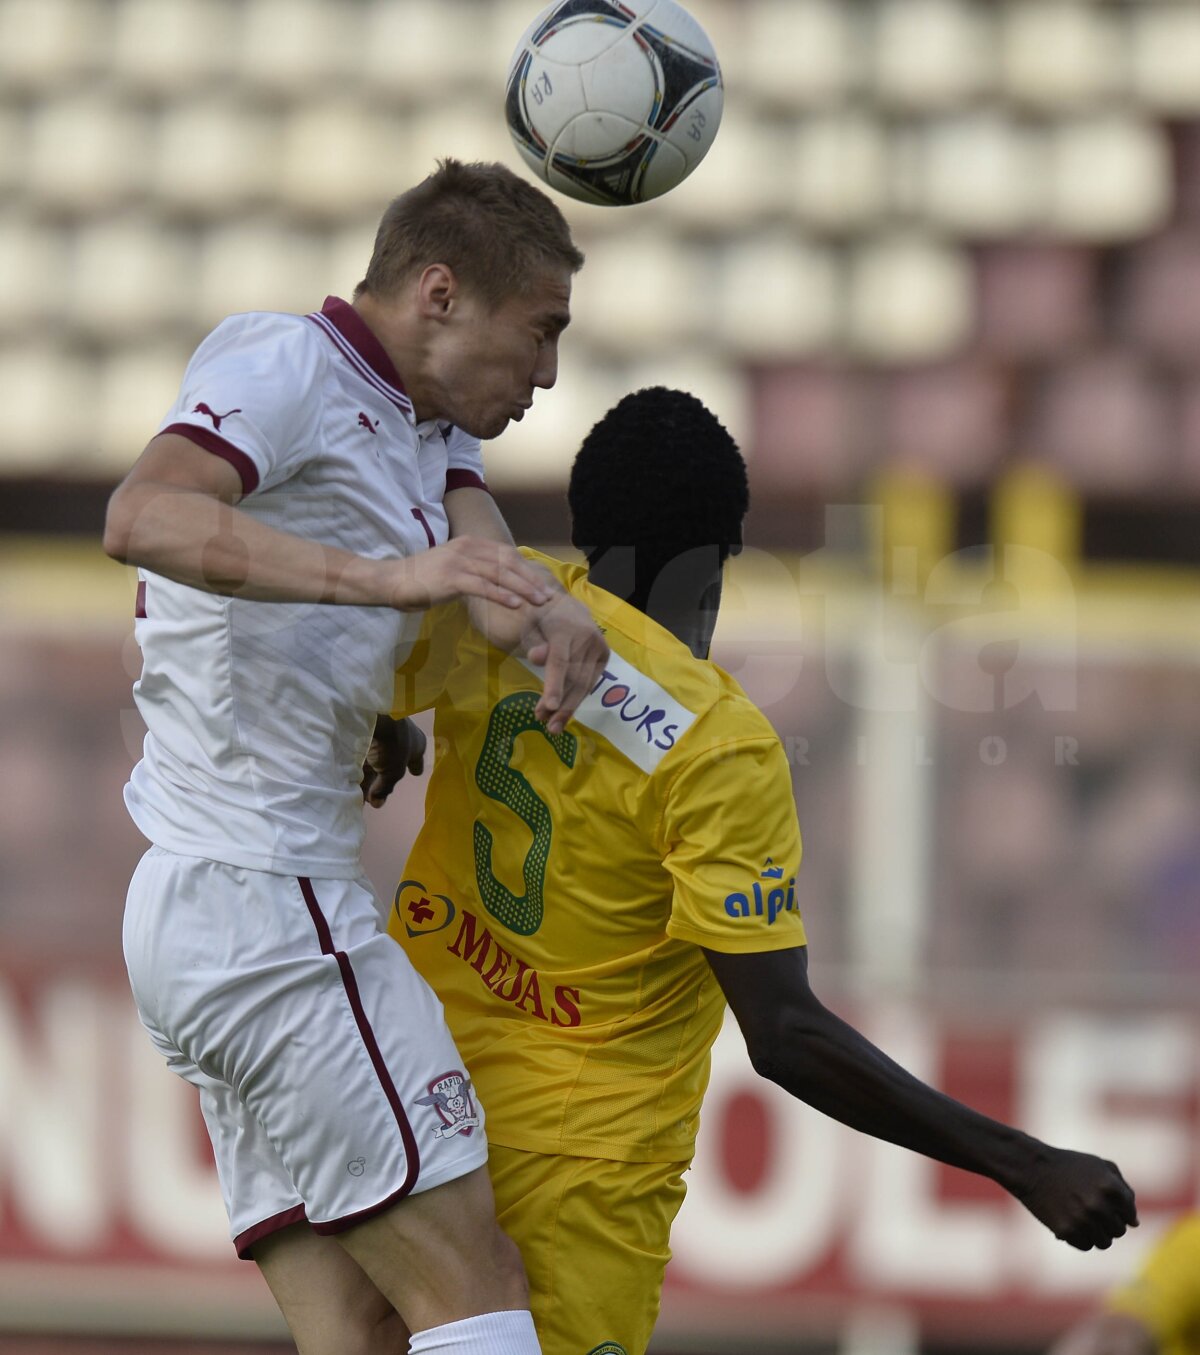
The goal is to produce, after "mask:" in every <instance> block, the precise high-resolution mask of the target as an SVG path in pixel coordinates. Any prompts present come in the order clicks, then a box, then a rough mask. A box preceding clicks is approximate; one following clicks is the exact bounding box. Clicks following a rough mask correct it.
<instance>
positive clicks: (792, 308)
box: [714, 228, 841, 361]
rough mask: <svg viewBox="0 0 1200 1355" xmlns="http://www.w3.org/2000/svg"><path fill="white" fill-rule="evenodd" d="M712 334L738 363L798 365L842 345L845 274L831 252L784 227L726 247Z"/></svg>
mask: <svg viewBox="0 0 1200 1355" xmlns="http://www.w3.org/2000/svg"><path fill="white" fill-rule="evenodd" d="M720 260H721V262H720V269H719V272H718V275H717V278H716V281H715V284H714V291H715V302H716V327H715V333H716V334H717V335H718V336H719V339H720V342H721V345H722V347H723V348H724V349H725V351H727V352H728V353H729V355H730V357H732V358H734V359H735V360H743V361H755V360H764V359H788V358H797V357H801V356H804V355H806V354H810V353H820V352H824V351H826V350H827V349H828V348H829V347H830V346H831V345H832V344H833V343H834V342H835V341H836V339H837V335H838V325H839V318H840V305H839V303H840V297H841V270H840V266H839V261H838V259H837V258H836V256H835V255H834V253H833V251H831V250H829V249H825V248H821V247H820V246H818V245H815V244H812V243H810V242H806V241H805V240H804V239H803V238H801V237H798V236H797V234H796V232H795V231H794V230H789V231H785V230H782V229H779V228H776V229H774V230H771V231H768V232H764V233H762V234H759V235H756V236H751V237H747V238H745V239H740V240H738V241H737V242H736V243H731V244H728V245H726V246H725V248H724V249H723V250H722V251H721V255H720Z"/></svg>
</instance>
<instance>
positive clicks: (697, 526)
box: [567, 386, 750, 559]
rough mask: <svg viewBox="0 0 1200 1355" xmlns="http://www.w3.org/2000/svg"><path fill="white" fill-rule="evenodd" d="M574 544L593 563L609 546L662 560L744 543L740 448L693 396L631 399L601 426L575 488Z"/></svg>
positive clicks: (664, 393) (571, 490)
mask: <svg viewBox="0 0 1200 1355" xmlns="http://www.w3.org/2000/svg"><path fill="white" fill-rule="evenodd" d="M567 500H568V503H569V504H570V508H571V523H572V530H571V540H572V543H573V544H574V545H575V546H576V547H577V548H578V549H579V550H582V551H583V552H584V553H585V554H586V555H588V557H589V559H593V558H594V557H595V556H596V555H597V554H598V553H599V552H601V551H603V550H604V549H606V548H607V547H609V546H638V547H642V548H643V549H647V550H649V551H652V552H653V553H654V555H656V556H658V557H660V558H670V557H671V556H672V555H674V554H676V553H679V552H682V551H684V550H687V549H688V548H689V547H693V546H708V545H717V546H720V547H721V556H722V558H724V557H725V556H726V555H727V554H728V553H729V551H730V549H731V548H733V547H736V546H739V545H740V544H741V540H742V519H743V518H744V517H745V515H746V509H747V508H748V507H749V505H750V490H749V485H748V484H747V480H746V463H745V462H744V461H743V460H742V454H741V452H740V451H738V446H737V443H736V442H735V441H734V440H733V438H732V437H731V436H730V434H729V433H728V431H727V430H726V429H725V428H724V426H723V425H722V424H721V422H720V420H718V419H717V417H716V416H715V415H714V414H712V413H711V411H709V410H708V409H707V408H706V407H705V406H704V404H703V403H701V401H699V400H697V399H696V397H695V396H694V395H689V394H688V393H687V392H686V391H680V390H668V389H666V388H665V387H663V386H651V387H648V388H646V389H645V390H639V391H636V392H635V393H634V394H632V395H626V396H625V397H624V399H622V400H621V401H620V402H619V403H617V404H616V405H614V406H613V408H612V409H610V410H609V411H608V413H607V414H605V415H604V417H603V418H602V419H600V421H599V422H598V423H597V424H596V425H595V426H594V427H593V428H592V430H591V432H590V433H588V435H587V437H586V438H584V440H583V444H582V446H581V447H580V449H579V453H578V455H577V456H576V457H575V464H574V466H573V467H572V470H571V480H570V484H569V485H568V488H567Z"/></svg>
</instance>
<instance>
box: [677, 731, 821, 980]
mask: <svg viewBox="0 0 1200 1355" xmlns="http://www.w3.org/2000/svg"><path fill="white" fill-rule="evenodd" d="M661 831H662V837H663V844H662V845H663V853H664V854H663V862H664V864H665V865H666V868H667V870H668V871H669V872H670V874H671V876H672V878H673V882H674V893H673V898H672V904H671V916H670V919H669V921H668V922H667V933H668V935H670V936H673V937H676V938H678V939H679V940H682V941H690V942H692V943H693V944H695V945H698V946H704V947H707V948H708V949H709V950H717V951H729V952H733V953H735V954H745V953H752V952H754V951H763V950H785V949H787V948H788V947H790V946H802V945H804V944H805V936H804V923H803V921H802V920H801V917H800V908H799V904H798V903H797V899H796V871H797V870H798V868H799V866H800V829H799V826H798V825H797V823H796V806H795V802H794V801H793V799H792V779H791V774H790V772H789V770H788V765H787V759H786V758H785V757H784V753H783V748H782V747H781V746H780V743H779V740H778V739H777V738H776V737H775V736H774V735H773V734H771V735H760V734H756V735H754V736H751V737H747V738H741V739H733V740H731V741H729V742H727V743H718V744H715V745H714V744H711V743H710V744H709V745H708V746H707V747H706V748H705V749H704V750H703V751H702V752H700V753H698V754H697V755H695V756H694V757H692V758H691V759H690V760H689V761H687V762H686V763H685V764H684V766H683V767H682V768H680V770H679V771H678V772H677V773H676V774H675V777H674V778H673V780H672V782H671V784H670V786H669V787H668V790H667V796H666V804H665V808H664V811H663V820H662V829H661Z"/></svg>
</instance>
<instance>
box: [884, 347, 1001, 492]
mask: <svg viewBox="0 0 1200 1355" xmlns="http://www.w3.org/2000/svg"><path fill="white" fill-rule="evenodd" d="M1006 414H1007V410H1006V407H1005V390H1004V382H1003V379H1002V377H1001V374H1000V372H999V370H998V369H997V368H996V367H995V366H993V365H992V364H991V363H989V362H987V361H984V360H980V359H978V358H960V359H955V360H953V361H950V362H946V363H938V364H935V365H932V366H927V367H918V368H913V369H911V370H907V371H901V372H895V373H893V374H891V375H890V376H888V377H887V379H886V380H885V382H884V384H883V387H882V390H881V393H880V434H881V437H882V444H883V446H884V447H886V449H887V459H888V463H889V465H891V466H893V467H894V468H896V469H897V470H915V471H918V472H920V473H921V474H923V475H925V476H927V477H928V478H929V479H931V480H934V481H937V482H938V483H941V484H947V485H954V486H956V487H958V488H971V487H975V486H979V485H983V484H985V483H986V482H987V480H988V479H989V477H990V476H991V475H992V473H993V472H994V470H995V468H996V465H997V463H998V462H999V460H1000V458H1001V456H1002V455H1003V453H1004V451H1005V444H1006V434H1007V427H1006V421H1005V416H1006Z"/></svg>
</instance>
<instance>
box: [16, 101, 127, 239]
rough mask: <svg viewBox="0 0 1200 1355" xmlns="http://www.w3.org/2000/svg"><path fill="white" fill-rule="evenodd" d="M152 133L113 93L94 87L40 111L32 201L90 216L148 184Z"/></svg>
mask: <svg viewBox="0 0 1200 1355" xmlns="http://www.w3.org/2000/svg"><path fill="white" fill-rule="evenodd" d="M148 130H149V129H148V127H147V124H146V121H145V119H144V118H143V116H142V115H141V114H140V113H138V112H137V111H135V110H134V109H133V108H131V107H130V106H129V105H128V104H126V103H125V102H123V101H122V99H121V97H120V96H119V94H117V93H116V92H115V91H113V90H111V89H106V88H98V87H91V88H88V89H86V90H84V91H82V92H80V93H78V94H73V95H70V96H67V97H64V98H63V99H61V100H55V101H50V102H47V103H44V104H40V105H38V106H37V107H36V108H35V110H34V111H33V113H32V114H31V116H30V122H29V144H28V157H29V158H28V167H29V172H28V180H27V187H28V191H29V195H30V198H31V199H32V201H33V202H35V203H37V204H38V205H40V206H43V207H45V208H48V209H50V210H52V211H55V212H71V213H78V214H80V215H84V216H86V215H90V214H91V213H93V212H96V211H104V210H107V209H109V208H111V207H114V206H116V205H119V204H120V203H122V202H124V201H126V200H128V199H130V198H132V197H134V196H135V195H137V194H138V193H139V192H140V191H141V190H142V189H143V187H144V184H145V171H146V163H147V151H148V146H149V136H148Z"/></svg>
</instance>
